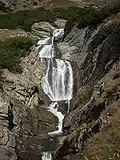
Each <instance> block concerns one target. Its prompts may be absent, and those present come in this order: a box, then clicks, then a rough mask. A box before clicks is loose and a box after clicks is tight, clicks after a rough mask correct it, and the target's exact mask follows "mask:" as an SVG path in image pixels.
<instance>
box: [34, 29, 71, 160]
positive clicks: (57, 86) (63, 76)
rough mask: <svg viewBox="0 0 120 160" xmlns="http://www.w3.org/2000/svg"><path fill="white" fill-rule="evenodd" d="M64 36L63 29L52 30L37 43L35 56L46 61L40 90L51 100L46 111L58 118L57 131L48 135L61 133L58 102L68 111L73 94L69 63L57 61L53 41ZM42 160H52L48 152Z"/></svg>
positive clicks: (60, 114) (61, 117) (44, 153)
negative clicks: (65, 105) (66, 107)
mask: <svg viewBox="0 0 120 160" xmlns="http://www.w3.org/2000/svg"><path fill="white" fill-rule="evenodd" d="M63 35H64V29H55V30H53V32H52V34H51V37H47V38H45V39H41V40H39V41H38V43H37V55H38V57H39V58H41V59H44V60H45V61H46V67H47V70H46V74H45V76H44V77H43V83H42V89H43V91H44V93H45V94H46V95H47V96H48V97H49V99H50V100H51V104H50V105H49V106H48V111H50V112H51V113H52V114H53V115H55V116H56V117H57V118H58V126H57V130H56V131H53V132H49V133H48V135H49V136H52V135H59V134H60V133H62V124H63V119H64V115H63V114H62V113H61V112H60V111H58V108H59V102H61V101H67V102H68V110H69V107H70V100H71V99H72V92H73V72H72V67H71V64H70V62H69V61H66V60H61V59H57V58H56V55H55V47H54V41H55V40H56V39H58V38H60V37H62V36H63ZM42 160H52V155H51V153H50V152H43V155H42Z"/></svg>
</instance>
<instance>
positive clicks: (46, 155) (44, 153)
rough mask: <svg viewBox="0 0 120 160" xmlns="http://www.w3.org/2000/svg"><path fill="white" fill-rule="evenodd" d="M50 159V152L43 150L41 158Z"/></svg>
mask: <svg viewBox="0 0 120 160" xmlns="http://www.w3.org/2000/svg"><path fill="white" fill-rule="evenodd" d="M51 159H52V155H51V153H50V152H43V155H42V160H51Z"/></svg>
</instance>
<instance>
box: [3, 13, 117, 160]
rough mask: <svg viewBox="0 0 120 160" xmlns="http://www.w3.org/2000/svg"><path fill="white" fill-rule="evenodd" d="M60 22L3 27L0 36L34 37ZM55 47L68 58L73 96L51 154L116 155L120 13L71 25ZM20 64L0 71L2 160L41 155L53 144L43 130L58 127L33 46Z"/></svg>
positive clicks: (34, 159) (72, 157)
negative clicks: (26, 29) (26, 27)
mask: <svg viewBox="0 0 120 160" xmlns="http://www.w3.org/2000/svg"><path fill="white" fill-rule="evenodd" d="M64 25H65V20H57V21H56V22H54V26H53V25H51V24H49V23H48V22H40V23H36V24H34V25H33V26H32V28H31V33H26V32H24V31H22V30H20V31H18V30H14V31H11V30H10V31H9V30H7V33H9V34H7V36H6V35H5V36H2V37H1V39H6V38H8V37H9V36H15V34H16V36H20V34H22V36H29V37H31V38H32V39H34V40H35V41H36V40H38V38H39V37H45V36H47V35H50V32H51V31H52V29H53V28H55V26H56V27H58V28H59V27H60V28H61V27H64ZM3 31H5V30H2V33H3ZM5 32H6V31H5ZM56 48H57V49H58V50H59V52H60V53H61V58H63V59H67V60H70V61H71V64H72V67H73V72H74V97H73V100H72V101H71V107H70V112H69V113H68V114H67V115H66V116H65V119H64V127H63V131H64V135H63V138H61V142H62V143H61V144H60V145H59V146H57V147H56V148H57V149H56V151H55V152H54V159H55V160H80V159H81V160H87V159H88V160H96V159H98V160H99V159H100V160H106V159H119V157H120V154H119V153H120V145H119V139H120V135H119V129H120V124H119V116H120V113H119V107H120V52H119V50H120V13H117V14H116V15H113V16H112V17H109V18H108V19H106V20H104V22H103V23H101V24H99V25H96V26H89V27H86V28H82V29H78V28H77V25H75V26H74V27H73V28H72V30H71V32H70V33H69V34H68V35H67V36H66V37H65V38H64V40H63V41H62V42H56ZM21 67H22V69H23V71H22V73H19V74H15V73H12V72H10V71H9V70H7V69H2V70H1V72H0V158H1V160H6V159H9V160H16V159H18V160H38V159H40V157H41V151H42V150H43V146H46V148H47V147H50V145H51V144H52V142H51V141H48V137H47V133H48V132H49V131H53V130H55V126H56V121H57V120H56V118H55V117H54V116H53V115H52V114H51V113H49V112H48V111H47V109H46V107H47V105H46V97H45V95H44V94H43V93H42V90H41V88H40V84H41V80H42V77H43V75H44V69H45V68H44V65H42V63H41V62H40V60H39V59H38V58H37V57H36V49H35V46H33V47H32V48H31V53H30V54H29V55H28V56H26V57H24V58H21ZM53 143H55V144H52V145H54V146H55V145H56V142H53Z"/></svg>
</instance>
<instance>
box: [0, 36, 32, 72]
mask: <svg viewBox="0 0 120 160" xmlns="http://www.w3.org/2000/svg"><path fill="white" fill-rule="evenodd" d="M32 45H33V42H32V40H30V39H29V38H27V37H14V38H10V39H6V40H4V41H0V68H7V69H9V70H10V71H12V72H21V67H20V65H19V63H20V58H21V57H23V56H25V55H26V54H28V53H29V51H30V47H31V46H32Z"/></svg>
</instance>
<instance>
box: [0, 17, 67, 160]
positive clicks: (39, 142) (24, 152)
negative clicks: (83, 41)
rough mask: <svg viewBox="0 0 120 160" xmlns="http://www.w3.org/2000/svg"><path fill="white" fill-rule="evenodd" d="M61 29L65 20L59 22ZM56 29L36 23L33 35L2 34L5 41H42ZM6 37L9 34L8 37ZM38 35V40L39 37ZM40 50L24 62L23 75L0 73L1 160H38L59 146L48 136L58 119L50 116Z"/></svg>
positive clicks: (9, 32)
mask: <svg viewBox="0 0 120 160" xmlns="http://www.w3.org/2000/svg"><path fill="white" fill-rule="evenodd" d="M55 23H56V26H57V27H59V28H60V27H61V26H64V25H65V23H66V21H65V20H61V19H59V20H57V21H56V22H55ZM54 28H55V27H54V26H52V25H51V24H49V23H47V22H40V23H38V24H37V23H36V24H34V25H33V27H32V31H31V33H26V32H24V31H22V30H19V29H16V30H7V29H5V30H1V32H2V34H1V40H4V39H6V38H9V37H16V36H29V37H31V38H33V39H35V40H38V39H40V37H41V38H43V37H45V35H50V33H51V32H52V30H53V29H54ZM4 33H5V34H4ZM36 35H37V36H36ZM36 52H37V51H36V48H35V46H33V47H32V48H31V53H30V54H29V55H28V56H26V57H24V58H21V67H22V73H21V74H17V73H12V72H10V71H9V70H7V69H2V70H1V71H0V159H1V160H6V159H9V160H16V159H19V160H28V159H33V160H38V159H40V157H41V153H42V150H44V151H45V150H47V148H48V147H49V148H50V147H51V149H52V146H54V147H55V145H57V141H56V140H55V141H51V140H50V139H49V137H48V136H47V133H48V132H51V131H53V130H55V129H56V124H57V118H56V117H55V116H54V115H52V113H50V112H48V110H47V106H48V102H47V99H48V98H47V97H46V95H45V94H44V93H43V91H42V89H41V87H40V86H41V82H42V78H43V76H44V71H45V67H44V64H43V63H42V62H41V61H40V60H39V58H38V57H37V53H36Z"/></svg>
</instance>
